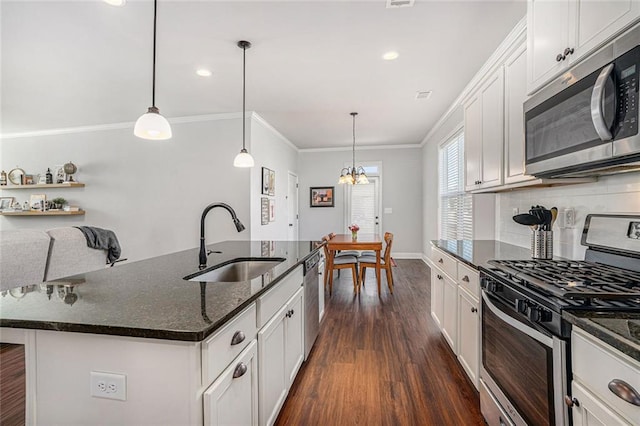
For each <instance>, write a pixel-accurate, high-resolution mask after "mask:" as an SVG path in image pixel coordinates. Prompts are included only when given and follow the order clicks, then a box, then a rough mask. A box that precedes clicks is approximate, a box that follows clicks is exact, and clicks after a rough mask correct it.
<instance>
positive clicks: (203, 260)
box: [198, 203, 244, 269]
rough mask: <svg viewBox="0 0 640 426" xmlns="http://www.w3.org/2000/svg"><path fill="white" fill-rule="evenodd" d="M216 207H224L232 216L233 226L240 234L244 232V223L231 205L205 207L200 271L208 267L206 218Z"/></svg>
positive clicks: (201, 223)
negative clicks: (205, 232) (205, 239)
mask: <svg viewBox="0 0 640 426" xmlns="http://www.w3.org/2000/svg"><path fill="white" fill-rule="evenodd" d="M216 207H222V208H223V209H225V210H227V211H228V212H229V214H230V215H231V219H233V224H234V225H235V226H236V229H237V230H238V232H242V231H244V225H243V224H242V222H240V219H238V216H236V212H235V211H234V210H233V208H231V206H230V205H228V204H225V203H213V204H209V205H208V206H207V207H205V209H204V210H203V212H202V218H201V219H200V255H199V259H198V260H199V262H200V269H204V268H206V267H207V251H206V249H205V247H204V218H205V217H207V213H209V211H210V210H211V209H214V208H216Z"/></svg>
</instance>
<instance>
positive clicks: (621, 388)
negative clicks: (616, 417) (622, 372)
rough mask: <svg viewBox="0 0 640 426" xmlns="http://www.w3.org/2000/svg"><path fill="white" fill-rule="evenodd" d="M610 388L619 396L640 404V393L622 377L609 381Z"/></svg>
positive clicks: (631, 402)
mask: <svg viewBox="0 0 640 426" xmlns="http://www.w3.org/2000/svg"><path fill="white" fill-rule="evenodd" d="M609 390H610V391H611V392H613V394H614V395H615V396H617V397H618V398H620V399H622V400H624V401H627V402H628V403H629V404H633V405H637V406H640V394H638V391H637V390H635V389H634V388H633V386H631V385H630V384H629V383H627V382H625V381H624V380H620V379H613V380H612V381H610V382H609Z"/></svg>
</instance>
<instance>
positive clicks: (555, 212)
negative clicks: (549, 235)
mask: <svg viewBox="0 0 640 426" xmlns="http://www.w3.org/2000/svg"><path fill="white" fill-rule="evenodd" d="M557 218H558V208H557V207H551V228H553V224H554V223H556V219H557Z"/></svg>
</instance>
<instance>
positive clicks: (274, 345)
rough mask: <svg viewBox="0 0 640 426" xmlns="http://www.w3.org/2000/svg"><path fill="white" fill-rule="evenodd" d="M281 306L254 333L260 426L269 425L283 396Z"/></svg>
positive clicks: (283, 322)
mask: <svg viewBox="0 0 640 426" xmlns="http://www.w3.org/2000/svg"><path fill="white" fill-rule="evenodd" d="M286 312H287V306H286V305H285V306H283V307H282V309H281V310H279V311H278V312H277V313H276V314H275V315H274V316H273V318H271V320H270V321H269V322H267V324H266V325H265V326H264V327H263V328H262V329H260V331H259V332H258V371H259V373H260V374H259V378H260V380H259V381H258V395H259V397H258V405H259V409H260V425H262V426H264V425H272V424H274V422H275V421H276V418H277V417H278V412H279V411H280V407H282V404H283V403H284V399H285V397H286V396H287V383H286V382H285V377H286V375H285V362H284V359H285V356H284V354H285V320H286V316H285V315H286Z"/></svg>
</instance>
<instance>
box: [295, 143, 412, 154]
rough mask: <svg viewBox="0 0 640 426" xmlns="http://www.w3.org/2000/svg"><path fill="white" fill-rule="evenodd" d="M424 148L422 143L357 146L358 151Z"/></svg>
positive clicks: (321, 149) (309, 149) (333, 149)
mask: <svg viewBox="0 0 640 426" xmlns="http://www.w3.org/2000/svg"><path fill="white" fill-rule="evenodd" d="M416 148H418V149H419V148H422V145H420V144H404V145H364V146H358V147H356V151H372V150H376V149H416ZM351 150H353V147H351V146H349V147H346V146H340V147H334V148H301V149H300V150H299V152H331V151H351Z"/></svg>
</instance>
